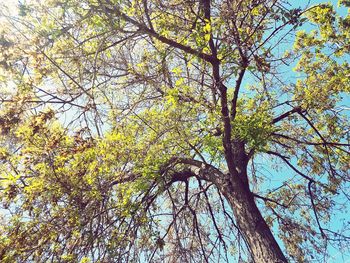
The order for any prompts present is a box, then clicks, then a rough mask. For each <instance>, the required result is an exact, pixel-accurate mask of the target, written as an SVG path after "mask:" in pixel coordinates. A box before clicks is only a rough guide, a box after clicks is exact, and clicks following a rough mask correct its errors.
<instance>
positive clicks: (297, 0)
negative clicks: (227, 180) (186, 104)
mask: <svg viewBox="0 0 350 263" xmlns="http://www.w3.org/2000/svg"><path fill="white" fill-rule="evenodd" d="M18 2H19V1H17V0H0V4H4V5H6V6H8V7H10V9H11V10H13V11H14V10H15V6H16V5H17V3H18ZM290 2H292V3H293V6H295V7H299V6H301V7H302V6H305V4H306V3H307V2H306V1H305V0H304V1H303V0H294V1H290ZM324 2H325V1H321V0H311V1H310V5H315V4H318V3H324ZM326 2H327V1H326ZM328 2H331V3H332V4H333V5H334V6H335V7H336V8H337V11H338V13H340V14H342V15H345V14H346V12H347V11H346V9H345V8H339V7H337V6H338V5H337V2H338V1H337V0H332V1H328ZM0 19H1V18H0ZM306 29H307V28H306ZM343 104H345V105H349V106H350V100H349V97H347V98H346V99H345V101H343ZM270 172H271V173H273V174H274V173H275V174H276V176H274V177H278V176H277V173H276V172H274V171H273V170H271V171H270ZM340 216H341V217H343V216H344V215H340ZM337 219H338V218H335V219H334V221H333V226H334V227H337V226H338V221H340V220H337ZM339 219H340V217H339ZM330 252H331V254H332V256H333V259H331V260H332V261H329V262H330V263H331V262H339V263H341V262H343V263H350V259H349V258H346V256H344V255H343V254H342V252H341V251H338V250H335V249H331V250H330Z"/></svg>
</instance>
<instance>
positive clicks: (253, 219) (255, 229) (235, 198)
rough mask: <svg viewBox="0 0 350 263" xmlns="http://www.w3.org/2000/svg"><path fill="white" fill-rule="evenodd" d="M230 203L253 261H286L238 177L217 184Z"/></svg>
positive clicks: (264, 262) (246, 187)
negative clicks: (219, 184)
mask: <svg viewBox="0 0 350 263" xmlns="http://www.w3.org/2000/svg"><path fill="white" fill-rule="evenodd" d="M219 188H220V190H221V192H222V194H223V195H224V196H225V198H226V199H227V201H228V203H229V204H230V206H231V208H232V210H233V213H234V216H235V218H236V221H237V224H238V227H239V229H240V231H241V233H242V234H243V236H244V237H245V240H246V241H247V243H248V246H249V249H250V250H251V253H252V256H253V259H254V262H256V263H276V262H279V263H280V262H287V259H286V258H285V256H284V254H283V252H282V250H281V248H280V247H279V245H278V244H277V242H276V240H275V238H274V236H273V235H272V232H271V230H270V228H269V226H268V225H267V224H266V222H265V220H264V218H263V217H262V215H261V213H260V211H259V209H258V207H257V206H256V204H255V200H254V197H253V195H252V193H251V192H250V190H249V187H248V186H247V185H246V184H244V183H243V182H242V181H241V179H240V178H233V177H232V176H231V177H230V178H226V180H225V183H224V184H223V185H221V187H220V186H219Z"/></svg>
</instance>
